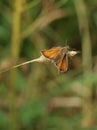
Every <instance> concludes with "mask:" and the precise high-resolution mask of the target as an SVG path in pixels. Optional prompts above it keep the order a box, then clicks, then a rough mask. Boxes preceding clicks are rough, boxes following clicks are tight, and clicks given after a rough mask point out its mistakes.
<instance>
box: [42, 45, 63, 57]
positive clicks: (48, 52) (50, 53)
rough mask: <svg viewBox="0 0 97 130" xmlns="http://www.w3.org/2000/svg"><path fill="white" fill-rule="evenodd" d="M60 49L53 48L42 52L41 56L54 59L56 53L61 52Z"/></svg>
mask: <svg viewBox="0 0 97 130" xmlns="http://www.w3.org/2000/svg"><path fill="white" fill-rule="evenodd" d="M61 49H62V47H53V48H51V49H49V50H43V51H41V53H42V55H44V56H45V57H46V58H49V59H54V58H55V57H56V56H57V55H58V53H59V52H60V51H61Z"/></svg>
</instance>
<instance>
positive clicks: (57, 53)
mask: <svg viewBox="0 0 97 130" xmlns="http://www.w3.org/2000/svg"><path fill="white" fill-rule="evenodd" d="M41 53H42V55H43V56H44V57H46V58H48V59H49V60H51V61H52V62H53V63H54V64H55V66H56V67H57V68H58V70H59V71H60V72H66V71H67V70H68V58H69V57H72V56H74V55H76V54H77V53H78V51H75V50H70V48H69V46H65V47H53V48H51V49H48V50H42V51H41Z"/></svg>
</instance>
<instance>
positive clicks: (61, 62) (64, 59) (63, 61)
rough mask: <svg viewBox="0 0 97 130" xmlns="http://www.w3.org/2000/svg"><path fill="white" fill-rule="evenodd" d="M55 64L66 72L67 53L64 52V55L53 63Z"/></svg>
mask: <svg viewBox="0 0 97 130" xmlns="http://www.w3.org/2000/svg"><path fill="white" fill-rule="evenodd" d="M55 65H56V66H57V68H58V69H59V71H61V72H66V71H67V69H68V55H67V54H65V55H64V57H62V58H61V59H59V60H58V61H57V62H56V63H55Z"/></svg>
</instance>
